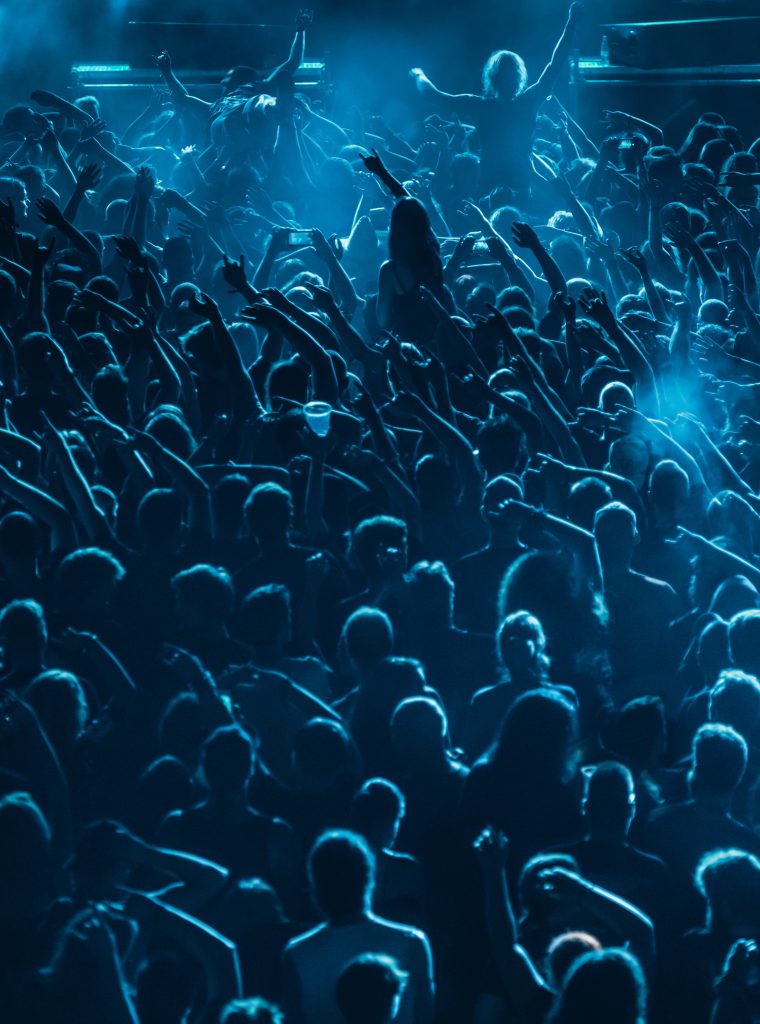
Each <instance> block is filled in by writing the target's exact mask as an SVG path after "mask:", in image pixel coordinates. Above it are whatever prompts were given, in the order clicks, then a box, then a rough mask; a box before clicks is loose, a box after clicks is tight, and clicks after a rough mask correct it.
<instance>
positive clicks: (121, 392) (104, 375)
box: [91, 365, 131, 427]
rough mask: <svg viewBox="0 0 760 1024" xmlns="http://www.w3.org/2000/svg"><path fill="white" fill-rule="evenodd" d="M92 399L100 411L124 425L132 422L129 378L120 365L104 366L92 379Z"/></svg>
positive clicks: (113, 421)
mask: <svg viewBox="0 0 760 1024" xmlns="http://www.w3.org/2000/svg"><path fill="white" fill-rule="evenodd" d="M91 393H92V400H93V402H94V403H95V406H96V407H97V409H98V411H99V412H102V413H103V415H104V416H105V417H106V418H107V419H109V420H111V422H112V423H118V424H119V425H120V426H122V427H127V426H129V425H130V423H131V414H130V411H129V389H128V384H127V378H126V376H125V374H124V371H123V370H122V369H121V367H120V366H114V365H110V366H104V367H103V369H102V370H98V372H97V373H96V374H95V376H94V377H93V380H92V386H91Z"/></svg>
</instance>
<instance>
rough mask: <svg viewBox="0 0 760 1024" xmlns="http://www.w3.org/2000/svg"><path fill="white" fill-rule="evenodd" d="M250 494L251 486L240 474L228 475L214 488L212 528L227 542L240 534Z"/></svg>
mask: <svg viewBox="0 0 760 1024" xmlns="http://www.w3.org/2000/svg"><path fill="white" fill-rule="evenodd" d="M250 493H251V485H250V483H249V482H248V480H247V479H246V477H244V476H243V475H242V473H228V474H227V476H223V477H222V479H221V480H220V481H219V482H218V483H217V484H216V486H215V487H214V490H213V492H212V502H213V506H214V526H215V528H216V529H217V530H218V531H219V533H220V535H221V536H223V537H226V538H227V539H228V540H234V539H236V538H237V537H239V536H240V533H241V532H242V528H243V522H244V512H243V509H244V507H245V503H246V500H247V498H248V495H249V494H250Z"/></svg>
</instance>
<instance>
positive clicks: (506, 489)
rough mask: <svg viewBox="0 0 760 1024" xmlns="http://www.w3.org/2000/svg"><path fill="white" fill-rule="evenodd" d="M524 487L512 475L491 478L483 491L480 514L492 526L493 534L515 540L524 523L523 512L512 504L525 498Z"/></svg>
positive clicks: (497, 537)
mask: <svg viewBox="0 0 760 1024" xmlns="http://www.w3.org/2000/svg"><path fill="white" fill-rule="evenodd" d="M523 497H524V495H523V489H522V486H521V485H520V483H519V482H518V480H517V479H516V478H515V477H511V476H495V477H493V479H491V480H489V481H488V483H487V484H486V486H485V490H484V491H483V501H482V502H481V505H480V514H481V516H482V517H483V519H484V520H485V521H486V522H487V523H488V525H489V526H490V528H491V536H492V537H493V538H495V539H497V540H498V539H499V538H504V539H507V538H509V539H511V540H512V541H514V536H515V534H516V533H517V532H519V530H520V528H521V526H522V523H523V516H522V512H521V511H520V510H519V509H518V508H517V506H515V505H514V504H512V503H513V502H515V501H522V500H523Z"/></svg>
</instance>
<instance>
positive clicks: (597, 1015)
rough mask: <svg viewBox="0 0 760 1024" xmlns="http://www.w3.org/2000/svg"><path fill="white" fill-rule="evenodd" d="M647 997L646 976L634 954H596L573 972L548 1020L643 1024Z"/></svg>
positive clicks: (575, 1023)
mask: <svg viewBox="0 0 760 1024" xmlns="http://www.w3.org/2000/svg"><path fill="white" fill-rule="evenodd" d="M646 997H647V988H646V982H645V980H644V972H643V971H642V970H641V965H640V964H639V962H638V960H637V959H636V958H635V957H634V956H633V955H632V954H631V953H628V952H627V951H626V950H624V949H602V950H593V951H591V952H589V953H586V954H584V955H583V956H582V957H580V959H578V960H576V962H575V963H574V964H573V966H572V967H571V968H570V970H569V972H568V974H567V976H566V977H565V979H564V982H563V984H562V988H561V989H560V991H559V994H558V995H557V999H556V1002H555V1004H554V1006H553V1008H552V1010H551V1013H550V1014H549V1018H548V1020H549V1022H550V1024H580V1022H583V1024H643V1022H644V1020H645V1013H646Z"/></svg>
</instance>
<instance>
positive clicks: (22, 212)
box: [0, 176, 29, 225]
mask: <svg viewBox="0 0 760 1024" xmlns="http://www.w3.org/2000/svg"><path fill="white" fill-rule="evenodd" d="M0 195H2V196H5V197H6V201H7V200H8V199H9V200H10V201H11V202H12V203H13V210H14V212H15V214H16V220H17V221H18V223H19V224H22V225H23V224H25V223H26V221H27V220H28V219H29V193H28V192H27V190H26V185H25V184H24V183H23V181H21V180H20V178H11V177H7V176H4V177H0Z"/></svg>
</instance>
